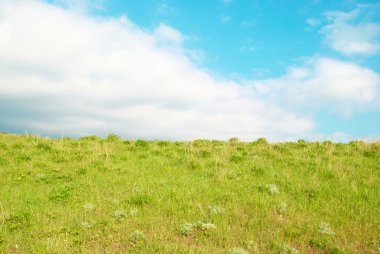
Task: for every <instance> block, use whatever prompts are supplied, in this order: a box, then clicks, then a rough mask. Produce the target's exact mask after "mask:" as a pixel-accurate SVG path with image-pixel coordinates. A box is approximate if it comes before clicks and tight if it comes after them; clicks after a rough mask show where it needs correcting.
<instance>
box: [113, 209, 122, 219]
mask: <svg viewBox="0 0 380 254" xmlns="http://www.w3.org/2000/svg"><path fill="white" fill-rule="evenodd" d="M113 217H115V218H116V219H121V218H123V217H125V212H124V211H122V210H116V211H115V212H114V213H113Z"/></svg>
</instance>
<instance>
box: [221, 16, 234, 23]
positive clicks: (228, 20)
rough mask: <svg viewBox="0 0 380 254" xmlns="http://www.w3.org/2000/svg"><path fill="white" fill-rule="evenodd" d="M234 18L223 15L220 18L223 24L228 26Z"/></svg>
mask: <svg viewBox="0 0 380 254" xmlns="http://www.w3.org/2000/svg"><path fill="white" fill-rule="evenodd" d="M231 19H232V17H231V16H230V15H222V16H221V17H220V20H221V22H222V24H227V23H229V22H230V21H231Z"/></svg>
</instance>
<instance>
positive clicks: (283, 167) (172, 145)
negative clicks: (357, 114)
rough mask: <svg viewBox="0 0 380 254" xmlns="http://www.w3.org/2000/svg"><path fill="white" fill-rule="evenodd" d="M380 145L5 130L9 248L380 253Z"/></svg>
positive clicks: (0, 238) (0, 233)
mask: <svg viewBox="0 0 380 254" xmlns="http://www.w3.org/2000/svg"><path fill="white" fill-rule="evenodd" d="M379 195H380V144H379V143H377V144H376V143H373V144H366V143H363V142H351V143H349V144H334V143H331V142H323V143H318V142H315V143H306V142H304V141H302V140H300V141H299V142H297V143H277V144H268V143H266V142H265V140H264V139H260V140H258V141H257V142H250V143H243V142H238V141H237V140H236V139H232V140H230V141H229V142H221V141H206V140H197V141H193V142H166V141H149V142H148V141H143V140H137V141H125V140H121V139H119V138H118V137H117V136H115V135H110V136H109V137H108V138H107V139H101V138H98V137H95V136H91V137H84V138H80V139H78V140H72V139H70V138H63V139H47V138H41V137H37V136H31V135H22V136H20V135H19V136H18V135H11V134H4V133H3V134H0V253H379V251H380V198H379Z"/></svg>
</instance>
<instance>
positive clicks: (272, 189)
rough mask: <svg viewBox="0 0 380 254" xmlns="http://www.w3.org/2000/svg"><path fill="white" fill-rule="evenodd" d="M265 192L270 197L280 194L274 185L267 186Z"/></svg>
mask: <svg viewBox="0 0 380 254" xmlns="http://www.w3.org/2000/svg"><path fill="white" fill-rule="evenodd" d="M267 190H268V192H269V193H270V194H272V195H273V194H277V193H279V192H280V191H279V189H278V187H277V185H275V184H268V185H267Z"/></svg>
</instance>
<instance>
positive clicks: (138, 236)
mask: <svg viewBox="0 0 380 254" xmlns="http://www.w3.org/2000/svg"><path fill="white" fill-rule="evenodd" d="M144 240H145V235H144V234H143V233H142V232H141V231H139V230H136V231H134V232H133V233H132V234H131V235H130V236H129V241H130V242H131V243H133V244H137V243H139V242H141V241H144Z"/></svg>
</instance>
